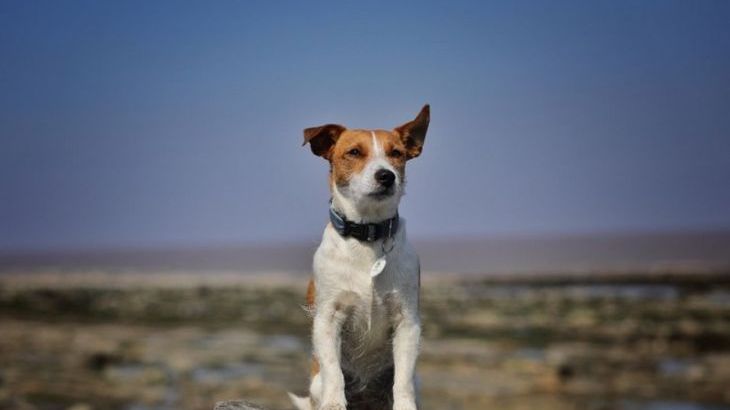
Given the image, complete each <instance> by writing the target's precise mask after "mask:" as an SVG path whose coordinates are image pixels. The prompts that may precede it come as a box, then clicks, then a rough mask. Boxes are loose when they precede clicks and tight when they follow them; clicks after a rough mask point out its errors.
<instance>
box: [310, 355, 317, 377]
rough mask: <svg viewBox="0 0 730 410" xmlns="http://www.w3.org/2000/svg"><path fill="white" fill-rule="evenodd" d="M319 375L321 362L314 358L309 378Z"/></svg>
mask: <svg viewBox="0 0 730 410" xmlns="http://www.w3.org/2000/svg"><path fill="white" fill-rule="evenodd" d="M318 373H319V361H318V360H317V358H316V357H314V356H312V362H311V363H310V366H309V376H311V377H314V376H316V375H317V374H318Z"/></svg>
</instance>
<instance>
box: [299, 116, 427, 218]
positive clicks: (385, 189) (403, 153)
mask: <svg viewBox="0 0 730 410" xmlns="http://www.w3.org/2000/svg"><path fill="white" fill-rule="evenodd" d="M429 116H430V112H429V106H428V105H426V106H424V107H423V109H422V110H421V112H420V113H419V114H418V116H417V117H416V119H414V120H413V121H410V122H408V123H406V124H403V125H401V126H400V127H396V128H395V129H393V130H392V131H386V130H372V131H370V130H360V129H352V130H351V129H347V128H345V127H344V126H342V125H338V124H327V125H322V126H320V127H312V128H307V129H305V130H304V144H307V143H309V144H310V147H311V148H312V152H313V153H314V154H315V155H318V156H320V157H323V158H325V159H327V160H328V161H329V163H330V187H331V189H332V190H333V196H337V197H341V198H343V199H344V200H347V201H349V202H351V203H353V204H357V205H358V208H369V207H376V208H383V207H388V208H391V207H393V206H395V207H397V205H398V202H399V201H400V197H401V196H402V195H403V188H404V185H405V171H406V161H408V160H410V159H413V158H416V157H417V156H419V155H420V154H421V151H422V149H423V143H424V141H425V139H426V131H427V130H428V122H429Z"/></svg>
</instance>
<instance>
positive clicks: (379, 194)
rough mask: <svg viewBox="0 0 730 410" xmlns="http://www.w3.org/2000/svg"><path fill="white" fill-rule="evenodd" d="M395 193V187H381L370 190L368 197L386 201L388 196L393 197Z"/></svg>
mask: <svg viewBox="0 0 730 410" xmlns="http://www.w3.org/2000/svg"><path fill="white" fill-rule="evenodd" d="M394 194H395V189H393V187H390V188H385V189H379V190H377V191H373V192H370V193H369V194H368V198H370V199H373V200H375V201H384V200H386V199H388V198H391V197H392V196H393V195H394Z"/></svg>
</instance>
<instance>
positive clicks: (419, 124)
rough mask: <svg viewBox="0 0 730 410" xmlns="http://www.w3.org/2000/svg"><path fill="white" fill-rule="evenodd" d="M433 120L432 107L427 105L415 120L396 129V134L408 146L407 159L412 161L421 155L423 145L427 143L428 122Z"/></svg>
mask: <svg viewBox="0 0 730 410" xmlns="http://www.w3.org/2000/svg"><path fill="white" fill-rule="evenodd" d="M430 119H431V107H430V106H429V105H428V104H426V105H424V106H423V108H421V112H419V113H418V116H417V117H416V119H415V120H413V121H411V122H407V123H405V124H403V125H401V126H400V127H396V129H395V132H397V133H398V135H400V137H401V139H402V140H403V144H405V146H406V158H407V159H411V158H415V157H417V156H419V155H421V151H422V150H423V143H424V142H425V141H426V131H428V122H429V121H430Z"/></svg>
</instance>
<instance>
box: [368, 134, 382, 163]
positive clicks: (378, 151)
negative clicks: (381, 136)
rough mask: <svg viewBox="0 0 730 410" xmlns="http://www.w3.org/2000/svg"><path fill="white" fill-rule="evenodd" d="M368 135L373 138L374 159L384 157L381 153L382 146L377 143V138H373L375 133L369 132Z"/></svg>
mask: <svg viewBox="0 0 730 410" xmlns="http://www.w3.org/2000/svg"><path fill="white" fill-rule="evenodd" d="M370 135H372V136H373V152H374V153H375V157H382V156H384V155H385V152H383V146H382V145H380V142H378V138H377V137H376V136H375V131H370Z"/></svg>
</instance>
